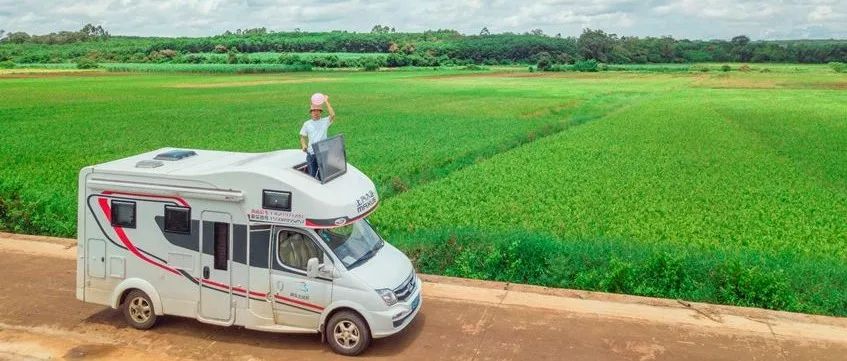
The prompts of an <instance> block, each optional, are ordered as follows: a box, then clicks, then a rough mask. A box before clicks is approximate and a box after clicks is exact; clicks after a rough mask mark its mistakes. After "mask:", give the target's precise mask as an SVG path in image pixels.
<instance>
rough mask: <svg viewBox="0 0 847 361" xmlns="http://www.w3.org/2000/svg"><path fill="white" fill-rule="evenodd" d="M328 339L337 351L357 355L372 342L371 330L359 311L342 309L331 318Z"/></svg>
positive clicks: (347, 354) (327, 332)
mask: <svg viewBox="0 0 847 361" xmlns="http://www.w3.org/2000/svg"><path fill="white" fill-rule="evenodd" d="M326 339H327V341H328V343H329V347H330V348H332V350H333V351H335V352H336V353H339V354H342V355H346V356H356V355H358V354H360V353H362V352H364V351H365V349H367V348H368V346H369V345H370V344H371V330H370V329H369V328H368V325H367V324H366V323H365V320H364V319H362V316H360V315H359V314H358V313H355V312H352V311H341V312H338V313H336V314H334V315H332V317H331V318H330V319H329V322H328V323H327V326H326Z"/></svg>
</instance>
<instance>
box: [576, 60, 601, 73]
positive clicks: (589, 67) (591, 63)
mask: <svg viewBox="0 0 847 361" xmlns="http://www.w3.org/2000/svg"><path fill="white" fill-rule="evenodd" d="M573 70H576V71H585V72H595V71H597V70H598V63H597V60H594V59H588V60H580V61H578V62H576V63H575V64H574V65H573Z"/></svg>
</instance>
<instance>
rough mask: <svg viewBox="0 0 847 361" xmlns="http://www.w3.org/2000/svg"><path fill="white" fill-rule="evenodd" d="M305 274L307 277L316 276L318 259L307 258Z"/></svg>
mask: <svg viewBox="0 0 847 361" xmlns="http://www.w3.org/2000/svg"><path fill="white" fill-rule="evenodd" d="M306 276H309V278H317V277H318V259H317V258H315V257H312V258H309V260H308V261H307V262H306Z"/></svg>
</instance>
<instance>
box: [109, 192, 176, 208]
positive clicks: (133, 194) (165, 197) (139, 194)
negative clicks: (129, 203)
mask: <svg viewBox="0 0 847 361" xmlns="http://www.w3.org/2000/svg"><path fill="white" fill-rule="evenodd" d="M103 194H105V195H110V194H122V195H125V196H135V197H147V198H163V199H173V200H175V201H177V202H178V203H179V204H181V205H182V206H183V207H188V202H186V201H185V199H183V198H182V197H176V196H159V195H155V194H145V193H127V192H113V191H104V192H103Z"/></svg>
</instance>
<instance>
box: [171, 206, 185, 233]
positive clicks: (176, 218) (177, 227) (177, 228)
mask: <svg viewBox="0 0 847 361" xmlns="http://www.w3.org/2000/svg"><path fill="white" fill-rule="evenodd" d="M165 232H171V233H185V234H188V233H191V208H188V207H177V206H168V205H166V206H165Z"/></svg>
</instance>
